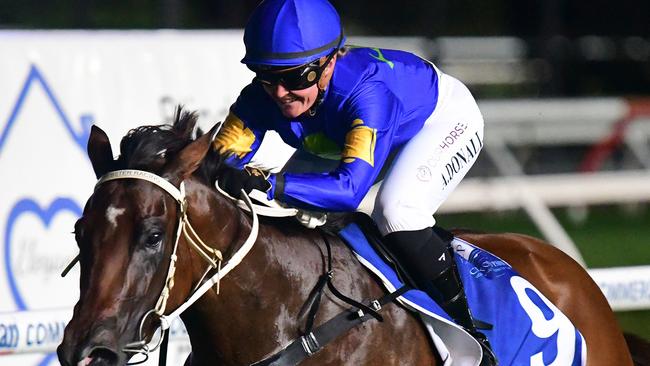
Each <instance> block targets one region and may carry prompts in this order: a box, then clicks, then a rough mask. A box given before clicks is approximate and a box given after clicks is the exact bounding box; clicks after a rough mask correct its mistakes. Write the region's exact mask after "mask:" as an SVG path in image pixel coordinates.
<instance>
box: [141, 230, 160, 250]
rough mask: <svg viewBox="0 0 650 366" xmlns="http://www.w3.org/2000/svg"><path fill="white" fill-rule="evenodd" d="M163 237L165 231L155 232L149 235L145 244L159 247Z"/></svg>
mask: <svg viewBox="0 0 650 366" xmlns="http://www.w3.org/2000/svg"><path fill="white" fill-rule="evenodd" d="M162 239H163V233H161V232H153V233H151V234H149V235H148V236H147V238H146V239H145V242H144V243H145V245H146V246H148V247H152V248H153V247H157V246H160V243H162Z"/></svg>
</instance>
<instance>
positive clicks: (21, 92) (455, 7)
mask: <svg viewBox="0 0 650 366" xmlns="http://www.w3.org/2000/svg"><path fill="white" fill-rule="evenodd" d="M331 2H332V3H333V4H334V6H335V7H336V8H337V9H338V10H339V13H340V14H341V16H342V19H343V24H344V26H345V30H346V33H347V34H348V43H351V44H360V45H371V46H378V47H384V48H397V49H404V50H409V51H412V52H415V53H417V54H419V55H421V56H423V57H425V58H427V59H430V60H431V61H433V62H434V63H436V64H437V65H438V66H440V68H441V69H442V70H443V71H444V72H446V73H449V74H451V75H454V76H456V77H457V78H459V79H460V80H462V81H464V82H465V83H466V84H467V85H468V87H469V88H470V89H471V91H472V92H473V93H474V95H475V96H476V97H477V99H478V101H479V104H480V107H481V110H482V111H483V113H484V116H485V120H486V146H485V149H484V152H483V153H482V155H481V157H480V159H479V161H478V163H477V164H476V166H475V167H474V168H473V170H472V172H471V173H470V176H469V177H468V178H466V179H465V181H464V182H463V183H462V184H461V186H460V187H459V188H458V190H457V192H455V193H454V195H453V196H452V197H451V198H450V200H449V202H448V203H447V204H445V205H444V206H443V207H442V209H441V213H440V215H439V216H438V223H439V224H441V225H443V226H445V227H469V228H473V229H478V230H486V231H510V232H520V233H526V234H530V235H534V236H537V237H544V238H546V239H547V240H549V241H550V242H553V243H554V244H555V245H558V246H560V247H561V248H562V249H564V250H565V251H567V252H568V253H570V254H571V255H572V256H573V257H574V258H575V259H576V260H578V261H579V262H581V263H583V265H585V266H586V267H588V268H589V269H590V273H592V276H594V278H595V279H596V280H597V282H598V283H599V285H601V288H602V289H603V291H604V292H605V294H606V295H607V296H608V299H609V300H610V303H611V304H612V306H613V307H614V308H615V309H616V310H618V311H619V312H618V313H617V316H618V318H619V321H620V323H621V325H622V327H623V328H624V329H625V330H627V331H630V332H633V333H636V334H639V335H642V336H644V337H645V338H647V339H650V311H649V310H648V309H650V1H647V0H619V1H616V2H611V1H602V0H596V1H584V0H544V1H516V0H484V1H469V0H454V1H451V0H436V1H431V0H418V1H409V2H396V1H386V0H372V1H371V0H356V1H344V0H331ZM257 3H258V1H256V0H240V1H225V0H192V1H190V0H160V1H154V0H128V1H127V0H112V1H105V0H59V1H47V0H39V1H36V0H22V1H8V0H0V67H2V68H3V69H2V70H0V175H2V176H3V178H4V177H5V176H8V174H11V172H10V171H8V170H3V158H4V159H5V160H7V159H9V158H8V157H7V154H8V153H7V151H9V150H10V147H11V141H10V139H9V137H8V136H9V132H8V131H9V130H10V127H12V124H14V122H15V121H17V120H19V119H20V118H19V117H20V114H21V113H22V112H21V109H20V108H19V107H21V106H22V105H23V104H22V102H23V101H24V100H25V98H26V95H27V94H28V90H29V88H28V85H29V83H28V82H29V81H34V82H35V83H36V82H37V83H40V84H41V85H42V87H43V88H44V90H45V94H46V98H49V99H50V100H52V101H54V100H55V97H56V94H57V90H54V87H52V85H53V84H57V83H58V84H61V85H64V84H67V87H68V88H73V89H74V88H76V89H78V90H76V91H75V92H70V93H67V92H62V91H61V92H60V94H61V95H59V96H60V97H61V98H62V99H64V98H66V97H67V101H66V103H61V104H63V105H65V104H67V106H68V112H70V111H72V112H71V114H73V115H75V116H76V115H80V117H79V118H76V117H75V121H76V119H79V124H80V125H81V126H80V127H79V126H78V125H74V123H73V122H74V121H68V122H66V126H68V128H70V125H74V126H73V128H71V129H72V130H74V129H75V128H76V130H77V131H79V130H81V131H82V132H81V133H79V134H77V135H75V136H77V139H78V140H82V137H83V136H84V135H83V131H84V126H86V125H87V123H92V122H93V120H92V118H91V116H90V115H87V114H85V113H87V112H92V113H93V114H94V115H95V117H101V116H102V113H103V111H105V110H107V109H116V110H118V111H119V112H116V113H118V115H119V116H120V118H123V119H124V120H125V121H127V122H123V123H125V125H120V126H119V128H118V127H117V126H114V128H113V130H112V131H111V126H110V125H109V126H104V125H102V127H103V128H104V127H106V129H107V130H108V132H112V133H113V135H111V134H110V133H109V135H111V137H112V139H116V138H119V136H121V135H123V133H124V132H126V130H125V128H127V127H129V128H130V127H135V126H136V125H139V124H143V123H150V122H152V118H153V119H154V121H155V120H156V119H155V118H157V117H160V115H162V116H168V114H169V113H167V112H168V111H169V110H170V107H171V106H173V104H175V103H176V102H179V101H180V102H184V103H186V104H188V105H189V106H191V107H196V108H199V109H200V111H201V113H202V116H204V117H205V118H206V119H209V121H205V122H204V123H212V122H214V121H216V120H219V119H221V118H223V116H224V115H225V112H226V110H227V107H228V105H229V103H231V102H232V101H234V98H235V97H236V95H237V94H238V92H239V88H241V86H243V85H240V84H238V83H241V82H245V81H246V80H247V79H246V78H248V77H249V75H247V74H245V73H246V70H245V67H244V66H243V65H238V64H236V63H235V61H238V60H239V58H241V56H242V55H243V54H242V55H240V54H239V53H241V50H242V49H243V45H241V41H240V39H241V28H242V27H243V26H244V25H245V23H246V20H247V17H248V14H250V12H251V11H252V10H253V8H254V7H255V6H256V4H257ZM107 29H108V30H112V31H111V32H104V31H102V32H94V30H107ZM159 29H172V30H178V31H163V32H159V31H154V32H148V31H149V30H159ZM70 30H78V32H70ZM115 30H124V31H126V32H115ZM133 30H138V32H133ZM199 30H200V31H199ZM205 30H208V31H205ZM132 39H140V42H141V43H133V42H131V40H132ZM134 42H135V41H134ZM147 42H149V43H151V49H150V48H147V47H148V45H147ZM23 43H24V44H28V45H29V46H25V50H26V51H24V53H25V54H24V55H23V54H20V55H18V54H13V53H12V52H13V51H12V50H15V49H19V50H22V49H21V44H23ZM75 44H76V45H75ZM42 50H45V51H42ZM70 50H74V52H77V53H78V54H72V53H73V51H70ZM79 50H88V55H84V54H83V52H81V51H79ZM140 50H142V52H145V53H146V52H149V54H148V55H145V56H146V57H144V56H142V57H140V58H137V57H134V58H133V64H134V65H135V64H138V65H140V66H142V65H151V64H152V63H155V62H157V60H160V58H161V56H162V57H166V56H165V55H167V56H169V58H170V60H168V62H169V63H170V64H169V65H168V64H164V65H163V66H161V67H160V69H159V70H158V69H155V68H154V70H153V71H151V73H150V74H149V73H147V74H146V75H144V76H143V80H146V81H147V82H149V83H150V84H151V85H155V87H156V88H158V89H155V88H154V89H155V91H152V92H151V93H154V94H155V93H157V91H158V90H159V89H160V90H163V91H164V92H165V93H168V94H164V95H163V94H160V95H158V94H156V95H155V98H152V102H151V104H152V107H151V109H153V110H157V109H156V108H159V109H160V110H161V112H160V114H159V115H155V116H154V117H151V116H150V115H146V114H138V113H140V112H138V111H137V109H139V107H140V105H141V104H143V103H146V102H145V101H144V99H143V98H144V95H143V94H145V91H144V90H138V89H137V85H136V86H135V88H134V87H133V86H130V87H129V88H126V87H123V86H120V85H126V84H121V82H122V80H121V79H120V77H119V75H117V74H115V75H117V76H115V80H111V78H112V77H113V76H114V75H110V76H106V75H103V74H101V73H99V72H98V73H92V72H91V73H90V74H89V75H90V76H88V77H87V80H88V83H89V84H88V85H85V84H84V83H83V82H79V81H78V80H84V78H86V76H85V74H84V72H85V71H83V72H82V69H83V70H85V68H88V69H89V70H91V71H92V70H105V69H110V70H111V72H116V73H119V72H120V70H122V69H124V68H128V67H129V66H128V65H129V64H128V62H129V61H128V60H127V61H125V60H126V56H125V59H124V60H122V59H120V60H121V61H120V62H122V63H120V64H119V65H117V64H116V65H115V66H114V67H112V66H111V65H110V62H111V61H105V60H108V59H109V57H114V56H115V55H117V54H119V53H126V54H128V53H129V52H133V54H136V53H137V52H139V51H140ZM21 52H22V51H21ZM39 52H40V53H39ZM57 52H71V55H70V58H69V59H70V62H69V63H70V65H69V67H66V66H65V65H63V64H62V65H63V66H61V65H59V66H56V67H50V68H49V69H47V68H46V67H44V66H43V65H42V63H47V58H48V57H52V55H56V53H57ZM195 52H196V56H195V55H194V53H195ZM224 52H225V53H228V54H227V55H225V56H223V57H222V55H221V53H224ZM230 53H232V54H230ZM181 54H182V55H181ZM193 57H195V58H196V59H197V60H196V61H195V62H197V63H201V65H200V68H202V69H203V70H208V72H207V74H206V76H205V78H206V79H207V81H206V84H207V83H208V81H209V83H212V84H218V85H215V86H213V89H210V88H209V87H205V88H203V89H200V88H199V89H197V90H200V91H201V92H200V93H199V92H197V94H196V95H195V94H192V93H191V92H192V89H193V88H194V87H195V86H196V84H197V82H196V81H195V80H196V79H193V76H192V75H191V74H190V73H188V70H185V69H182V67H183V65H185V64H184V63H183V62H185V61H183V60H186V59H192V58H193ZM94 58H97V59H94ZM23 59H24V60H23ZM181 59H182V60H181ZM226 59H227V61H225V60H226ZM25 60H26V61H25ZM98 60H99V61H98ZM102 60H104V61H102ZM111 60H112V59H111ZM143 60H144V61H143ZM233 60H235V61H233ZM100 61H101V62H100ZM66 62H67V61H66ZM102 62H104V63H102ZM76 63H78V65H80V66H78V67H76V66H75V65H76ZM87 63H88V65H90V66H88V65H87ZM23 64H24V65H23ZM141 64H142V65H141ZM75 67H76V68H75ZM240 69H241V70H240ZM43 70H45V71H43ZM210 70H214V75H211V71H210ZM93 72H94V71H93ZM238 73H239V74H242V73H243V75H241V77H240V76H237V77H238V78H239V79H237V83H228V82H227V80H229V79H228V78H224V77H223V76H221V74H238ZM73 74H79V75H81V79H79V78H76V79H75V78H72V79H70V80H72V81H73V82H70V81H69V77H72V76H74V75H73ZM82 74H83V75H82ZM239 74H238V75H239ZM77 76H78V75H77ZM26 77H27V81H25V78H26ZM96 77H97V78H96ZM100 79H101V80H100ZM48 80H49V81H50V83H49V84H48V82H47V81H48ZM75 80H76V82H77V84H75V83H74V82H75ZM224 80H226V82H224ZM248 80H250V79H248ZM100 81H101V82H100ZM23 83H24V84H23ZM111 83H112V84H111ZM51 84H52V85H51ZM71 84H74V85H71ZM106 84H110V85H112V86H113V87H116V88H117V91H118V92H117V94H120V95H119V97H123V98H125V99H119V98H118V96H115V98H112V96H111V98H108V99H107V100H105V101H102V100H97V98H96V97H93V95H92V87H95V88H97V87H98V86H99V85H106ZM150 84H147V85H150ZM48 85H49V86H50V87H51V89H48ZM90 85H92V86H90ZM168 85H181V86H182V88H180V90H182V92H181V91H178V90H177V94H178V95H173V93H171V92H169V91H168V90H166V89H165V88H166V87H168ZM21 88H22V89H21ZM89 88H90V89H89ZM216 90H221V91H223V90H225V92H223V93H221V94H220V93H218V92H217V91H216ZM3 93H5V94H3ZM75 93H77V94H75ZM224 93H225V94H224ZM75 95H81V96H82V97H77V98H75ZM125 95H126V96H125ZM147 95H148V94H147ZM179 95H180V96H179ZM224 95H225V96H224ZM17 96H18V97H17ZM154 99H155V100H154ZM109 101H111V102H112V103H109ZM74 103H77V104H80V106H76V105H75V104H74ZM102 103H103V104H102ZM107 103H108V105H106V104H107ZM53 104H55V105H56V104H57V103H53ZM71 106H72V107H71ZM64 109H65V108H63V107H61V106H58V107H56V108H55V110H56V111H55V114H57V115H59V116H61V119H62V120H65V121H67V119H66V118H65V117H64V114H65V113H64V111H63V110H64ZM75 113H76V114H75ZM132 113H136V117H137V118H136V117H134V116H132V115H131V114H132ZM29 116H31V115H29ZM27 118H28V117H23V119H27ZM99 120H100V121H101V119H99ZM135 121H138V122H139V123H136V122H135ZM104 123H106V122H104ZM15 124H16V125H18V122H16V123H15ZM15 129H18V127H16V128H15ZM24 133H25V134H28V132H24ZM14 134H15V135H18V134H19V132H18V131H16V132H15V133H14ZM30 138H32V137H30ZM26 141H27V142H28V143H30V142H29V141H32V140H30V139H27V138H26ZM39 141H40V140H39ZM46 143H47V141H44V142H43V144H46ZM113 143H114V144H115V143H116V141H113ZM3 144H4V145H7V146H6V147H5V148H4V150H3ZM81 145H83V142H81V143H80V146H81ZM55 146H56V145H55ZM23 149H24V148H23ZM75 151H76V150H75ZM3 154H4V157H3ZM75 154H78V152H75ZM25 156H28V154H26V155H21V159H27V160H29V159H32V160H33V159H35V158H34V157H30V158H25ZM75 164H77V163H76V162H75ZM80 164H81V163H80ZM79 169H85V170H88V172H87V173H88V175H90V177H88V178H84V179H85V180H86V181H87V185H88V189H89V190H90V189H91V188H92V180H93V179H94V177H93V176H92V174H91V173H92V172H91V171H90V167H89V165H88V164H85V165H83V168H79ZM38 179H43V180H46V179H50V178H48V177H45V178H36V180H38ZM68 179H69V178H68ZM0 184H2V185H3V189H6V188H7V183H6V182H3V183H0ZM20 186H21V182H18V183H16V187H20ZM11 187H12V189H13V187H14V186H11ZM15 189H18V188H15ZM87 194H89V192H82V194H80V197H81V198H79V199H78V201H80V202H79V203H78V205H80V206H81V207H83V206H82V204H83V197H87ZM17 197H22V196H21V195H20V194H17ZM0 198H3V196H0ZM5 202H8V201H7V200H6V199H5ZM20 202H23V201H20ZM57 202H59V201H57ZM1 204H2V203H0V205H1ZM0 207H1V206H0ZM16 207H22V206H19V205H16V206H14V209H12V210H10V211H11V213H9V214H7V217H9V219H8V221H7V222H8V224H7V225H6V227H7V229H6V231H5V236H4V240H5V242H4V243H3V246H4V247H5V251H4V256H5V261H4V262H3V263H0V270H1V269H2V268H3V266H4V267H7V268H8V267H11V266H12V265H13V266H15V267H18V264H20V263H21V260H23V259H21V257H17V258H13V259H12V257H11V253H10V251H9V249H8V248H11V247H12V245H17V244H15V243H14V244H12V243H11V242H10V240H11V231H10V230H9V229H10V228H11V225H10V224H11V223H14V222H15V223H18V224H16V226H17V227H18V226H19V224H20V222H21V221H20V220H19V219H17V218H16V217H18V216H12V214H13V213H14V212H16V210H15V208H16ZM75 207H76V206H75ZM9 208H11V207H9ZM75 210H76V208H75V209H69V210H68V211H70V213H72V214H75V213H77V212H76V211H75ZM0 211H1V210H0ZM41 216H47V215H45V214H43V215H41ZM12 218H13V219H15V220H14V221H12ZM3 220H4V216H3V213H2V212H0V221H3ZM48 220H49V218H48ZM43 221H46V220H45V219H43ZM0 224H2V225H5V222H0ZM21 225H27V224H21ZM48 225H49V224H48ZM41 226H42V224H41ZM46 226H47V225H46ZM70 227H71V226H70ZM16 237H18V236H16ZM25 240H27V241H28V242H31V241H29V240H31V239H25ZM34 240H35V239H34ZM34 245H36V244H34ZM69 245H72V243H70V244H69ZM12 261H13V262H12ZM12 263H13V264H12ZM16 263H18V264H16ZM612 267H621V269H619V270H611V268H612ZM57 268H58V267H57ZM608 268H609V269H608ZM606 269H608V270H606ZM5 270H6V271H7V273H11V272H10V271H9V270H8V269H6V268H5ZM55 271H56V268H55ZM0 272H1V271H0ZM2 275H4V274H2ZM12 281H13V282H11V281H10V286H9V287H11V289H12V294H13V296H14V298H15V301H14V302H15V304H14V302H12V303H11V304H9V305H7V304H5V303H3V302H2V300H1V299H0V312H3V311H13V310H26V309H28V308H29V309H31V308H32V307H30V306H28V303H29V299H27V296H22V297H21V296H18V293H19V290H18V288H19V287H20V285H21V283H20V281H19V280H12ZM2 286H3V285H2V284H1V283H0V291H1V290H2ZM0 293H1V292H0ZM23 300H24V301H23ZM21 301H22V302H21ZM21 304H22V306H21ZM41 307H43V306H41ZM0 315H1V314H0ZM3 319H4V318H2V317H1V316H0V323H2V321H4V320H3ZM7 329H8V328H7ZM6 332H8V331H6ZM56 332H57V331H56V329H55V330H54V331H51V332H50V333H48V334H51V335H52V338H53V339H55V338H56ZM4 334H5V335H6V334H9V333H4ZM44 334H45V333H44ZM3 339H5V340H6V339H8V338H6V337H5V338H3V333H2V328H1V327H0V355H1V354H2V353H3V347H5V349H8V351H7V352H11V349H10V347H9V346H10V344H9V343H5V344H3ZM43 349H44V350H47V348H46V347H44V348H43ZM48 357H49V358H48ZM12 362H15V363H14V364H16V365H18V364H23V363H22V362H23V361H22V360H21V361H12ZM36 362H37V364H39V365H47V364H50V363H51V364H56V363H55V361H54V360H53V356H51V355H50V356H46V357H45V358H43V357H41V358H39V359H37V360H36ZM0 363H1V364H3V365H5V364H7V365H10V364H11V363H7V362H5V361H3V360H2V359H1V358H0Z"/></svg>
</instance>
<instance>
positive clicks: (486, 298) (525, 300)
mask: <svg viewBox="0 0 650 366" xmlns="http://www.w3.org/2000/svg"><path fill="white" fill-rule="evenodd" d="M339 234H340V236H341V237H342V238H343V239H344V240H345V241H346V242H347V243H348V245H349V246H350V248H351V249H352V250H353V252H354V253H355V254H356V256H357V257H358V259H359V261H360V262H361V263H362V264H363V265H364V266H365V267H367V268H368V269H369V270H370V271H371V272H372V273H374V274H375V275H377V276H378V277H379V279H380V280H381V281H382V283H383V285H384V287H385V288H386V290H388V291H390V292H392V291H395V290H396V289H398V288H400V287H402V285H403V284H402V282H401V281H400V279H399V278H398V275H397V273H396V272H395V271H394V269H393V268H392V267H391V266H390V265H389V264H387V263H386V262H385V261H384V259H383V258H382V257H381V256H380V255H378V254H377V252H376V251H375V249H374V248H373V247H372V246H371V245H370V244H369V242H368V240H367V238H366V236H365V235H364V233H363V231H362V230H361V228H360V227H359V226H358V225H357V224H355V223H352V224H349V225H348V226H346V227H345V228H344V229H343V230H341V231H340V233H339ZM452 246H453V248H454V251H455V254H454V259H455V260H456V263H457V265H458V269H459V272H460V275H461V278H462V281H463V284H464V286H465V292H466V294H467V301H468V303H469V306H470V309H471V312H472V315H473V317H474V318H475V319H479V320H481V321H483V322H487V323H489V324H492V325H493V328H492V329H491V330H484V331H482V332H483V333H484V334H485V335H486V336H487V337H488V339H489V341H490V343H491V345H492V348H493V350H494V352H495V354H496V356H497V358H498V359H499V364H500V365H531V366H543V365H553V366H565V365H566V366H569V365H570V366H584V365H585V364H586V358H587V357H586V355H587V351H586V344H585V341H584V338H583V337H582V335H581V334H580V332H579V331H578V330H577V329H576V328H575V326H574V325H573V324H572V323H571V321H570V320H569V319H568V318H567V317H566V316H565V315H564V314H562V312H561V311H560V310H559V309H558V308H557V307H555V306H554V305H553V304H552V303H551V302H550V301H549V300H548V299H546V297H544V296H543V295H542V293H541V292H539V291H538V290H537V289H535V288H534V287H533V286H532V285H531V284H530V283H529V282H528V281H526V280H525V279H524V278H522V277H521V276H519V275H518V274H517V272H515V271H514V270H513V268H512V267H511V266H510V265H509V264H508V263H506V262H505V261H503V260H501V259H500V258H498V257H496V256H495V255H493V254H490V253H488V252H487V251H484V250H482V249H480V248H478V247H476V246H474V245H472V244H470V243H468V242H466V241H463V240H461V239H459V238H454V239H453V240H452ZM398 301H399V302H400V303H402V304H403V305H404V306H405V307H407V308H409V309H411V310H413V311H416V312H417V313H418V314H419V315H420V317H421V318H422V320H423V322H424V325H425V327H426V328H427V330H428V331H429V334H430V336H431V339H432V341H433V344H434V345H435V347H436V349H437V351H438V352H439V354H440V355H441V357H442V359H443V360H445V362H444V365H445V366H449V365H453V366H459V365H460V366H465V365H468V366H470V365H471V366H475V365H478V364H479V362H480V358H481V352H482V351H481V349H480V346H479V345H478V343H477V342H476V341H475V340H474V338H472V337H471V336H470V335H469V334H468V333H466V332H465V331H464V330H462V328H461V327H459V326H458V325H456V324H455V323H454V322H453V321H452V320H451V318H450V317H449V316H448V315H447V314H446V313H445V312H444V311H443V310H442V309H441V308H440V306H438V305H437V304H436V303H435V302H434V301H433V300H432V299H431V298H430V297H429V296H428V295H426V294H425V293H424V292H422V291H419V290H416V289H413V290H410V291H408V292H406V293H405V294H404V295H403V296H401V297H400V298H398ZM452 361H453V364H452Z"/></svg>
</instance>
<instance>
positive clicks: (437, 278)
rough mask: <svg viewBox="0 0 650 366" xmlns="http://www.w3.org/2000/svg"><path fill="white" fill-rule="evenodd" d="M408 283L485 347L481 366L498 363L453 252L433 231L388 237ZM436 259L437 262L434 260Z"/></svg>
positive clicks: (394, 234) (410, 232)
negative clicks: (472, 307)
mask: <svg viewBox="0 0 650 366" xmlns="http://www.w3.org/2000/svg"><path fill="white" fill-rule="evenodd" d="M385 243H386V245H387V246H388V250H389V251H390V252H391V255H393V256H394V257H395V259H396V260H397V262H398V263H399V264H400V266H401V267H402V271H403V272H406V275H407V276H408V277H409V278H408V280H409V281H410V282H412V283H414V284H415V285H416V286H417V287H418V288H419V289H421V290H422V291H424V292H426V293H427V294H428V295H429V296H430V297H431V298H432V299H433V300H434V301H436V302H437V303H438V304H439V305H440V307H441V308H442V309H443V310H445V312H447V314H449V316H451V317H452V319H454V321H455V322H456V323H457V324H459V325H460V326H462V327H463V328H465V330H466V331H467V332H468V333H469V334H471V335H472V336H473V337H474V338H475V339H476V340H477V341H478V343H479V344H480V345H481V348H482V349H483V360H481V366H495V365H497V364H498V362H497V359H496V356H495V355H494V352H493V351H492V347H491V346H490V343H489V342H488V339H487V337H486V336H485V335H484V334H483V333H481V332H479V331H478V330H477V329H476V326H475V325H474V322H473V320H472V315H471V313H470V310H469V307H468V304H467V297H466V296H465V289H464V288H463V283H462V282H461V280H460V275H459V274H458V269H457V267H456V262H454V260H453V256H452V250H451V248H449V247H448V246H447V244H446V243H445V242H444V241H443V240H442V239H440V237H439V236H438V235H437V234H436V233H435V232H434V231H433V229H432V228H426V229H423V230H417V231H397V232H394V233H390V234H388V235H387V236H386V238H385ZM432 259H433V260H432Z"/></svg>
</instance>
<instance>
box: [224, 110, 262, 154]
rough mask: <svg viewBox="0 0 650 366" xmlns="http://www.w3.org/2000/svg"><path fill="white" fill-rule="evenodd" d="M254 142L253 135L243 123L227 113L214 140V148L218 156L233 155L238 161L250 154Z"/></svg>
mask: <svg viewBox="0 0 650 366" xmlns="http://www.w3.org/2000/svg"><path fill="white" fill-rule="evenodd" d="M254 142H255V134H254V133H253V131H251V129H250V128H248V127H245V126H244V122H243V121H242V120H241V119H239V117H237V116H235V115H234V114H233V113H228V117H226V121H225V122H224V123H223V127H222V128H221V130H219V133H218V134H217V137H215V139H214V148H215V150H217V151H219V154H222V155H229V154H235V155H237V156H238V157H239V158H240V159H241V158H243V157H244V156H245V155H246V154H247V153H249V152H251V151H252V149H251V147H252V146H253V143H254Z"/></svg>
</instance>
